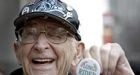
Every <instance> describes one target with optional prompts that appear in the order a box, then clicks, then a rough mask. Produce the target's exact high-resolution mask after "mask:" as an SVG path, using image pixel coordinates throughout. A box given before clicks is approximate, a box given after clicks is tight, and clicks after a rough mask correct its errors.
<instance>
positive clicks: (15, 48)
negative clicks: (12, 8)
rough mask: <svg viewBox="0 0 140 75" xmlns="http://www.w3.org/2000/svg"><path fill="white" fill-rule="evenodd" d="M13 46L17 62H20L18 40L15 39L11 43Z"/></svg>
mask: <svg viewBox="0 0 140 75" xmlns="http://www.w3.org/2000/svg"><path fill="white" fill-rule="evenodd" d="M13 47H14V50H15V54H16V57H17V59H18V63H19V64H20V62H19V61H20V42H18V41H15V42H14V44H13Z"/></svg>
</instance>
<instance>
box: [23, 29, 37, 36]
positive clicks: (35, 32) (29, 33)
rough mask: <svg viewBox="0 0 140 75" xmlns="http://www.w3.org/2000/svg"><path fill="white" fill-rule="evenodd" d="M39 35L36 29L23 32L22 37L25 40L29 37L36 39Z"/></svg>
mask: <svg viewBox="0 0 140 75" xmlns="http://www.w3.org/2000/svg"><path fill="white" fill-rule="evenodd" d="M36 34H37V31H36V29H35V28H31V29H27V30H23V33H22V37H23V38H29V37H34V36H35V35H36Z"/></svg>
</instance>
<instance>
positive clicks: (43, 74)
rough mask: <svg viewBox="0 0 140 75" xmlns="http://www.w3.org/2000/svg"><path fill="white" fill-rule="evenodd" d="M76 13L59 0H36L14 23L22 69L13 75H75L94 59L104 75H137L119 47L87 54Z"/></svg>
mask: <svg viewBox="0 0 140 75" xmlns="http://www.w3.org/2000/svg"><path fill="white" fill-rule="evenodd" d="M79 24H80V23H79V20H78V15H77V13H76V11H75V10H74V9H73V8H72V7H70V6H68V5H67V4H65V3H63V2H61V1H60V0H36V1H35V2H33V3H30V4H27V5H25V6H24V7H23V9H22V10H21V13H20V14H19V17H18V18H16V19H15V21H14V25H15V28H16V29H15V34H16V38H17V40H16V41H15V43H14V48H15V53H16V56H17V59H18V60H19V64H21V65H22V67H21V68H20V69H17V70H15V71H14V72H12V73H11V75H68V74H69V75H76V66H77V64H78V63H79V62H80V61H81V60H82V59H83V58H85V57H88V56H90V55H91V57H92V58H94V59H96V60H97V61H98V63H99V64H100V68H101V74H102V75H134V74H133V71H132V69H131V67H130V65H129V63H128V61H127V59H126V57H125V54H124V51H123V50H122V49H121V47H120V46H119V45H118V44H107V45H105V46H103V47H102V48H101V50H96V49H94V48H93V47H92V48H91V50H89V51H90V53H88V52H87V53H86V51H85V47H84V43H83V42H81V36H80V35H79V33H78V32H79V31H78V28H79Z"/></svg>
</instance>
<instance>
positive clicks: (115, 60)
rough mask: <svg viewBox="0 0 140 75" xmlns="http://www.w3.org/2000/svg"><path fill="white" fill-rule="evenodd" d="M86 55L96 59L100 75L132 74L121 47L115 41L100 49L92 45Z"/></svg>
mask: <svg viewBox="0 0 140 75" xmlns="http://www.w3.org/2000/svg"><path fill="white" fill-rule="evenodd" d="M87 52H89V53H87V54H88V56H90V57H92V58H94V59H95V60H97V61H98V62H99V64H100V66H101V75H134V73H133V71H132V69H131V67H130V65H129V63H128V60H127V58H126V56H125V53H124V51H123V49H122V48H121V47H120V45H119V44H117V43H108V44H105V45H103V46H102V47H101V48H100V49H99V48H97V47H95V46H92V47H91V48H90V50H89V51H87Z"/></svg>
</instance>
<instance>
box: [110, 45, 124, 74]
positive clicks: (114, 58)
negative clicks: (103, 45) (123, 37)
mask: <svg viewBox="0 0 140 75" xmlns="http://www.w3.org/2000/svg"><path fill="white" fill-rule="evenodd" d="M110 46H111V50H110V53H109V58H108V59H109V60H108V64H109V65H108V75H114V74H113V73H114V72H115V70H116V67H117V64H118V60H119V58H120V56H121V53H122V51H121V48H120V46H119V45H118V44H116V43H113V44H111V45H110Z"/></svg>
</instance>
